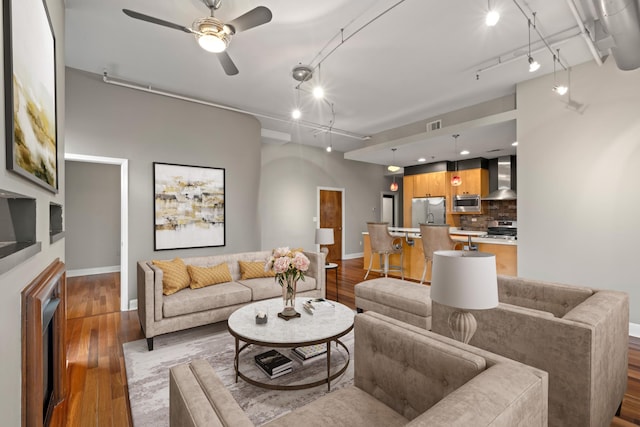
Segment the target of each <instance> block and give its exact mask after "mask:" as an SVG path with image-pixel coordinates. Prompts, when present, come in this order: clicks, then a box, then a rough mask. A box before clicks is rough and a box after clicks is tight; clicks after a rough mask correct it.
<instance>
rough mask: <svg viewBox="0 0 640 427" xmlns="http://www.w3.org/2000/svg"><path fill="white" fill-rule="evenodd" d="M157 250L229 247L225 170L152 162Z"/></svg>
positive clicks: (154, 240)
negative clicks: (226, 224) (226, 223)
mask: <svg viewBox="0 0 640 427" xmlns="http://www.w3.org/2000/svg"><path fill="white" fill-rule="evenodd" d="M153 189H154V190H153V193H154V196H153V199H154V202H153V207H154V221H153V229H154V234H153V245H154V250H155V251H162V250H170V249H190V248H205V247H216V246H225V245H226V236H225V233H226V226H225V219H226V217H225V213H226V211H225V169H223V168H215V167H208V166H188V165H180V164H173V163H161V162H153Z"/></svg>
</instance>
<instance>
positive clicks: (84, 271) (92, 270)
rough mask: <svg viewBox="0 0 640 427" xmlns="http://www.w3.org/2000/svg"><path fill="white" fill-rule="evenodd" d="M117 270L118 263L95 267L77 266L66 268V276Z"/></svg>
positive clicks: (89, 274) (88, 274)
mask: <svg viewBox="0 0 640 427" xmlns="http://www.w3.org/2000/svg"><path fill="white" fill-rule="evenodd" d="M119 271H120V266H119V265H111V266H108V267H95V268H79V269H77V270H67V277H78V276H92V275H94V274H104V273H117V272H119Z"/></svg>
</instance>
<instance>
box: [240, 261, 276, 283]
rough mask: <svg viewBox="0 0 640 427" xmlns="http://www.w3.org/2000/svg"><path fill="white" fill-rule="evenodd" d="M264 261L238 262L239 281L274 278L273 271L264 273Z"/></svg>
mask: <svg viewBox="0 0 640 427" xmlns="http://www.w3.org/2000/svg"><path fill="white" fill-rule="evenodd" d="M265 264H266V261H238V266H239V267H240V279H241V280H244V279H258V278H260V277H275V275H276V273H275V272H274V271H273V270H267V271H264V266H265Z"/></svg>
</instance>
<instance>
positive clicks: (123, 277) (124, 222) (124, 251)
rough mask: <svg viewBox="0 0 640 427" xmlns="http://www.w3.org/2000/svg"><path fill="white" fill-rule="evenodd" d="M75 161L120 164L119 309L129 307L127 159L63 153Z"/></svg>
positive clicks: (67, 158) (65, 156)
mask: <svg viewBox="0 0 640 427" xmlns="http://www.w3.org/2000/svg"><path fill="white" fill-rule="evenodd" d="M64 159H65V160H70V161H76V162H87V163H102V164H107V165H120V273H121V274H120V310H121V311H127V310H128V309H129V160H127V159H119V158H116V157H100V156H89V155H84V154H72V153H64Z"/></svg>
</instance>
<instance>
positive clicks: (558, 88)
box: [552, 49, 569, 96]
mask: <svg viewBox="0 0 640 427" xmlns="http://www.w3.org/2000/svg"><path fill="white" fill-rule="evenodd" d="M556 52H557V53H558V54H557V55H556V54H553V89H552V90H553V91H554V92H555V93H557V94H558V95H560V96H562V95H566V93H567V92H568V91H569V88H568V87H567V86H565V85H559V84H558V83H557V80H556V63H557V62H560V49H556Z"/></svg>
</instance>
